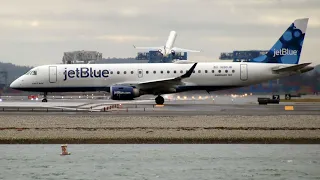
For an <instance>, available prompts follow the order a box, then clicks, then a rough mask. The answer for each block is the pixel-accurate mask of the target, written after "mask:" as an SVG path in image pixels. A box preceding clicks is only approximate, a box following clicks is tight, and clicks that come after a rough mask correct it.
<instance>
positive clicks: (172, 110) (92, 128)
mask: <svg viewBox="0 0 320 180" xmlns="http://www.w3.org/2000/svg"><path fill="white" fill-rule="evenodd" d="M15 98H17V97H15ZM319 115H320V103H310V102H308V103H293V102H285V103H284V102H283V103H282V102H280V104H268V105H259V104H258V103H257V99H256V97H244V98H232V97H230V96H229V97H228V96H222V97H214V98H205V99H200V100H199V99H185V98H183V99H167V100H166V102H165V105H163V106H157V105H155V104H154V99H152V98H145V99H137V100H133V101H113V100H108V99H89V98H88V99H75V98H73V99H71V98H66V97H64V98H63V99H62V98H59V99H50V101H49V102H47V103H42V102H41V101H39V100H38V101H37V100H36V101H34V100H19V98H18V99H14V98H12V99H3V100H2V102H0V116H1V118H0V127H1V128H0V143H5V144H8V143H41V144H43V143H54V144H56V143H59V144H64V143H69V144H71V143H299V144H306V143H307V144H310V143H320V116H319Z"/></svg>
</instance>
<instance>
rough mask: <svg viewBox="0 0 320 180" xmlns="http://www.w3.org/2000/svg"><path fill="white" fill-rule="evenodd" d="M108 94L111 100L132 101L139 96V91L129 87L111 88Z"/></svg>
mask: <svg viewBox="0 0 320 180" xmlns="http://www.w3.org/2000/svg"><path fill="white" fill-rule="evenodd" d="M110 94H111V97H110V98H111V99H113V100H133V98H136V97H139V96H141V94H140V91H139V89H137V88H133V87H130V86H111V87H110Z"/></svg>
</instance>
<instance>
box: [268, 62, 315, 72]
mask: <svg viewBox="0 0 320 180" xmlns="http://www.w3.org/2000/svg"><path fill="white" fill-rule="evenodd" d="M310 64H311V63H302V64H297V65H293V66H289V67H281V66H279V67H276V68H273V69H272V70H273V71H274V72H277V73H283V72H296V71H299V70H302V69H305V67H306V66H308V65H310Z"/></svg>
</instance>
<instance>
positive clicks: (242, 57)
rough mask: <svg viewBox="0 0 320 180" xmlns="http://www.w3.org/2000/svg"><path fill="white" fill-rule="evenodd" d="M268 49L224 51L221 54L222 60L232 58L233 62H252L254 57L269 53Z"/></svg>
mask: <svg viewBox="0 0 320 180" xmlns="http://www.w3.org/2000/svg"><path fill="white" fill-rule="evenodd" d="M267 53H268V51H267V50H246V51H233V52H223V53H221V54H220V57H219V59H220V60H232V61H233V62H241V61H244V62H250V61H251V60H252V59H254V58H256V57H259V56H261V55H265V54H267Z"/></svg>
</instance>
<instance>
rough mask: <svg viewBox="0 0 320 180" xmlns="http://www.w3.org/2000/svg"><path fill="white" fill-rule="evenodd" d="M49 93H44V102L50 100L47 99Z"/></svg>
mask: <svg viewBox="0 0 320 180" xmlns="http://www.w3.org/2000/svg"><path fill="white" fill-rule="evenodd" d="M47 95H48V93H47V92H44V93H43V99H42V102H48V100H47Z"/></svg>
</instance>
